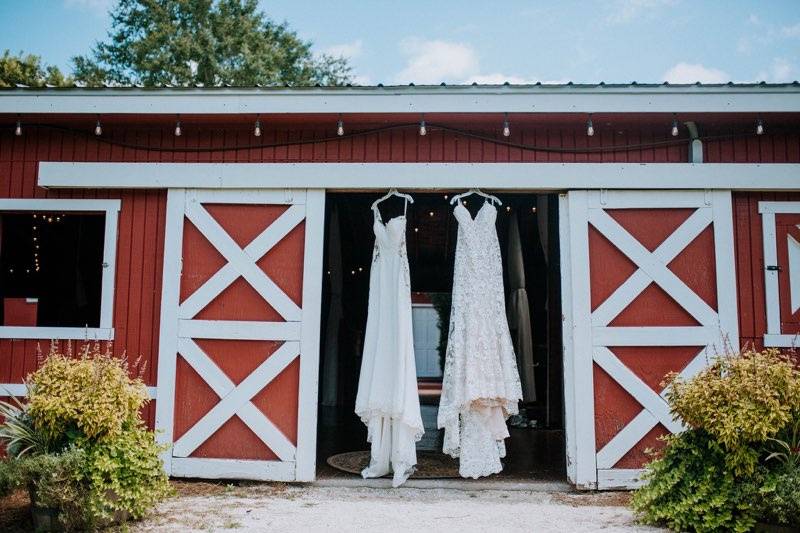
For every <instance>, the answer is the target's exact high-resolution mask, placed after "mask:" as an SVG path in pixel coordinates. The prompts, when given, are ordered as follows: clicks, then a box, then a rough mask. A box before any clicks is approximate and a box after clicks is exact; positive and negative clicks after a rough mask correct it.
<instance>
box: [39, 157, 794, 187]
mask: <svg viewBox="0 0 800 533" xmlns="http://www.w3.org/2000/svg"><path fill="white" fill-rule="evenodd" d="M38 183H39V185H40V186H42V187H67V188H70V187H90V188H148V189H158V188H174V187H199V188H212V189H245V188H285V187H296V186H297V185H298V184H302V185H303V186H305V187H310V188H324V189H373V190H374V189H385V188H387V187H398V188H404V189H434V188H468V187H477V186H480V187H484V188H491V189H512V190H557V189H599V188H604V189H659V190H664V189H697V188H704V189H736V190H770V189H772V190H800V164H790V163H769V164H756V163H703V164H692V163H72V162H47V161H43V162H41V163H40V164H39V177H38Z"/></svg>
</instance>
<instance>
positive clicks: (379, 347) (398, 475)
mask: <svg viewBox="0 0 800 533" xmlns="http://www.w3.org/2000/svg"><path fill="white" fill-rule="evenodd" d="M374 212H375V223H374V224H373V229H374V231H375V248H374V250H373V253H372V267H371V269H370V276H369V308H368V311H367V330H366V334H365V337H364V352H363V359H362V361H361V375H360V377H359V381H358V395H357V396H356V414H357V415H358V416H359V417H360V418H361V420H362V421H363V422H364V424H366V426H367V441H368V442H370V443H371V445H372V446H371V450H370V464H369V466H367V468H365V469H364V470H363V471H362V472H361V475H362V476H364V477H365V478H370V477H382V476H385V475H386V474H388V473H389V472H394V475H393V479H392V485H393V486H395V487H397V486H400V485H402V484H403V483H404V482H405V481H406V479H408V477H409V476H410V475H411V474H412V473H413V472H414V466H415V465H416V464H417V450H416V442H417V441H418V440H420V438H422V434H423V433H424V431H425V430H424V428H423V425H422V416H421V414H420V407H419V393H418V391H417V369H416V363H415V361H414V338H413V334H412V329H411V282H410V278H409V271H408V257H407V255H406V218H405V216H400V217H395V218H393V219H391V220H390V221H389V222H388V223H386V224H384V223H383V221H382V220H381V215H380V212H378V210H377V208H376V209H374Z"/></svg>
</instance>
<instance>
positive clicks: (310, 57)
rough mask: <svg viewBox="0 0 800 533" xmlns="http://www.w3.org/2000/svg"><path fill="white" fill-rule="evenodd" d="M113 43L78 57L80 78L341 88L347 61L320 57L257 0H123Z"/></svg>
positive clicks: (115, 16)
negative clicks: (268, 15) (276, 20)
mask: <svg viewBox="0 0 800 533" xmlns="http://www.w3.org/2000/svg"><path fill="white" fill-rule="evenodd" d="M111 17H112V28H111V31H110V32H109V35H108V40H107V41H105V42H98V43H96V45H95V46H94V48H93V49H92V52H91V54H89V55H88V56H78V57H75V58H73V66H74V72H75V78H76V80H78V81H79V82H82V83H84V84H86V85H88V86H97V85H100V84H103V83H109V84H116V85H132V84H141V85H145V86H160V85H174V86H190V85H194V84H202V85H203V86H206V87H211V86H224V85H231V86H239V87H242V86H255V85H284V84H288V85H293V86H303V85H315V84H321V85H341V84H343V83H346V82H347V81H348V80H349V76H350V67H349V65H348V64H347V61H346V60H345V59H344V58H341V57H339V58H335V57H332V56H329V55H324V54H323V55H315V54H314V53H313V52H312V48H311V47H312V43H311V42H310V41H304V40H302V39H301V38H299V37H298V36H297V34H296V33H295V32H294V31H292V30H291V29H290V28H289V27H288V25H287V24H286V23H285V22H284V23H276V22H274V21H273V20H271V19H269V18H268V17H267V16H266V15H265V14H264V13H262V12H261V11H259V10H258V5H257V1H256V0H119V2H118V4H117V6H116V7H115V8H114V9H113V10H112V13H111Z"/></svg>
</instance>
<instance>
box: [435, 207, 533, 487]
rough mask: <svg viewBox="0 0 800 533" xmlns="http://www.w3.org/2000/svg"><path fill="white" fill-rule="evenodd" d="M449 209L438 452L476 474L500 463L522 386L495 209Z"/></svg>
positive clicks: (467, 472)
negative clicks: (453, 231) (451, 240)
mask: <svg viewBox="0 0 800 533" xmlns="http://www.w3.org/2000/svg"><path fill="white" fill-rule="evenodd" d="M453 214H454V215H455V217H456V219H457V220H458V240H457V243H456V261H455V271H454V274H453V303H452V311H451V315H450V329H449V332H448V344H447V355H446V360H445V368H444V376H443V384H442V397H441V401H440V404H439V415H438V424H439V427H440V428H441V427H443V428H445V442H444V451H445V452H446V453H449V454H451V455H453V456H459V455H460V456H461V466H460V470H461V473H462V475H465V476H469V477H478V476H482V475H488V474H490V473H494V472H499V471H500V469H501V468H502V467H501V465H500V462H499V458H500V457H502V456H503V455H504V453H505V452H504V448H503V447H502V439H503V438H504V437H506V436H508V432H507V430H506V427H505V419H506V418H507V417H508V416H509V415H512V414H516V413H517V411H518V407H517V402H518V401H519V400H520V399H521V398H522V390H521V386H520V379H519V373H518V371H517V365H516V358H515V356H514V348H513V345H512V343H511V335H510V333H509V329H508V321H507V318H506V310H505V291H504V289H503V266H502V259H501V256H500V243H499V242H498V239H497V230H496V228H495V223H496V220H497V209H496V208H495V207H494V206H493V205H492V204H490V203H488V202H487V203H484V205H483V206H482V207H481V208H480V210H479V211H478V213H477V214H476V215H475V217H474V218H473V217H472V216H471V215H470V213H469V211H468V210H467V208H466V207H464V206H463V205H461V204H458V205H457V206H456V208H455V210H454V212H453ZM487 438H490V439H491V440H490V443H491V444H492V446H488V445H487V442H486V439H487ZM486 449H493V450H494V452H493V453H491V454H488V455H487V454H486V452H485V450H486Z"/></svg>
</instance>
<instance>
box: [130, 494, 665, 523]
mask: <svg viewBox="0 0 800 533" xmlns="http://www.w3.org/2000/svg"><path fill="white" fill-rule="evenodd" d="M205 486H206V487H208V488H209V490H207V491H205V490H203V489H202V486H198V485H195V484H186V486H184V487H182V488H179V496H178V497H176V498H173V499H171V500H170V501H168V502H166V503H164V504H163V505H161V506H160V507H159V508H158V510H157V512H156V513H155V514H154V515H153V516H151V517H150V518H149V519H148V520H146V521H144V522H140V523H138V524H132V528H131V530H132V531H137V532H144V531H223V530H236V529H239V530H243V531H245V530H246V531H281V532H290V531H303V532H306V531H381V532H392V531H397V532H403V533H408V532H412V531H425V532H432V531H448V532H457V533H465V532H471V531H481V532H484V531H528V532H530V531H537V532H539V531H558V532H561V531H570V532H581V531H586V532H588V531H598V530H602V531H607V532H615V531H626V532H628V531H660V530H658V529H654V528H647V527H643V526H640V525H637V524H635V523H634V521H633V517H632V515H631V512H630V511H629V510H628V509H627V508H626V507H624V505H625V503H626V502H627V494H624V493H616V494H614V493H612V494H588V495H581V494H572V493H570V494H567V493H555V494H549V493H542V492H524V491H460V490H452V489H446V490H445V489H395V490H387V489H371V488H335V487H313V486H306V487H302V486H285V485H251V486H243V487H233V486H229V487H225V486H222V485H217V486H215V485H212V484H207V485H205Z"/></svg>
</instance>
